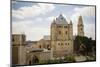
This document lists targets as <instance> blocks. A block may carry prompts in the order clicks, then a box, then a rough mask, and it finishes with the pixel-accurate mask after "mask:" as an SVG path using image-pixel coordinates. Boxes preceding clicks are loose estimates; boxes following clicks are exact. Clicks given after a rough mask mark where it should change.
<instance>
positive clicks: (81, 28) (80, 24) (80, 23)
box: [77, 16, 84, 36]
mask: <svg viewBox="0 0 100 67" xmlns="http://www.w3.org/2000/svg"><path fill="white" fill-rule="evenodd" d="M77 28H78V36H84V25H83V19H82V16H79V19H78V25H77Z"/></svg>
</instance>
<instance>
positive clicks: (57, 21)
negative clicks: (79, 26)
mask: <svg viewBox="0 0 100 67" xmlns="http://www.w3.org/2000/svg"><path fill="white" fill-rule="evenodd" d="M56 23H57V24H68V23H67V21H66V19H65V18H64V17H63V15H62V14H60V15H59V17H58V18H56Z"/></svg>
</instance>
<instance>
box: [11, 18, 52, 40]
mask: <svg viewBox="0 0 100 67" xmlns="http://www.w3.org/2000/svg"><path fill="white" fill-rule="evenodd" d="M52 19H53V17H47V18H45V19H44V18H42V17H41V18H40V17H38V18H36V19H34V21H33V20H22V21H14V22H13V23H12V33H16V34H20V33H25V34H26V36H27V40H39V39H41V38H42V37H43V36H44V35H50V24H51V21H52Z"/></svg>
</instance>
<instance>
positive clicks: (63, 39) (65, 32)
mask: <svg viewBox="0 0 100 67" xmlns="http://www.w3.org/2000/svg"><path fill="white" fill-rule="evenodd" d="M51 49H52V51H53V57H63V56H66V55H68V54H72V53H73V24H72V21H71V20H70V23H69V24H68V22H67V21H66V19H65V18H64V17H63V15H62V14H60V15H59V17H57V18H56V19H54V20H53V22H52V24H51Z"/></svg>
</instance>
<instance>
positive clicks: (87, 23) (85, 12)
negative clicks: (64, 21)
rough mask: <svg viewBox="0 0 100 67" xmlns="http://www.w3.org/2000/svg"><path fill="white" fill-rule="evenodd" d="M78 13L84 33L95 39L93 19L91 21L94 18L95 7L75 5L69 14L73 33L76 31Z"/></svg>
mask: <svg viewBox="0 0 100 67" xmlns="http://www.w3.org/2000/svg"><path fill="white" fill-rule="evenodd" d="M80 15H81V16H82V17H83V22H84V31H85V35H86V36H88V37H92V38H93V39H95V21H93V17H94V18H95V7H90V6H89V7H83V8H79V7H77V8H75V9H74V13H73V14H72V16H71V19H72V21H73V23H74V28H73V29H74V30H73V31H74V35H75V34H76V33H77V23H78V17H79V16H80ZM94 20H95V19H94Z"/></svg>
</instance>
